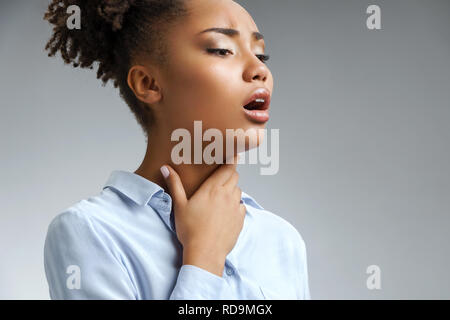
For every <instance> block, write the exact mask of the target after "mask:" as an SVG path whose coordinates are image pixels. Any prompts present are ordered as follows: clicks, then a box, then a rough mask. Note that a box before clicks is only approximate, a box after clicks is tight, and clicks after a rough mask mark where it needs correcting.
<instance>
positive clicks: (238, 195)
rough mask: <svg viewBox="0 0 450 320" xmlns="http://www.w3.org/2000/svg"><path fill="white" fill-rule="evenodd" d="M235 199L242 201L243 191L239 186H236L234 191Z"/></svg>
mask: <svg viewBox="0 0 450 320" xmlns="http://www.w3.org/2000/svg"><path fill="white" fill-rule="evenodd" d="M233 198H234V199H236V201H239V200H241V199H242V190H241V188H239V187H238V186H236V187H235V188H234V190H233Z"/></svg>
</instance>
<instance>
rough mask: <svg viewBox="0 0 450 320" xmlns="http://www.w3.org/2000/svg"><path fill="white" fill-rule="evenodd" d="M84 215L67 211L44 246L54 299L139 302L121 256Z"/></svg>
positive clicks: (54, 224)
mask: <svg viewBox="0 0 450 320" xmlns="http://www.w3.org/2000/svg"><path fill="white" fill-rule="evenodd" d="M106 242H107V241H105V238H104V237H103V238H102V237H101V233H99V231H98V230H96V229H95V228H94V225H93V223H92V221H91V220H90V219H89V218H88V217H87V216H85V215H83V214H82V213H79V212H76V211H72V210H70V209H69V211H65V212H63V213H61V214H59V215H58V216H56V217H55V218H54V219H53V220H52V222H51V223H50V225H49V227H48V230H47V236H46V239H45V245H44V267H45V275H46V277H47V282H48V285H49V293H50V298H51V299H57V300H60V299H97V300H103V299H136V296H137V293H136V290H135V286H134V284H133V282H132V281H131V279H130V277H129V276H128V272H127V270H126V268H125V267H124V265H123V264H122V263H121V262H120V261H121V258H120V255H119V254H118V253H116V252H114V251H113V250H111V248H110V246H108V245H107V244H106Z"/></svg>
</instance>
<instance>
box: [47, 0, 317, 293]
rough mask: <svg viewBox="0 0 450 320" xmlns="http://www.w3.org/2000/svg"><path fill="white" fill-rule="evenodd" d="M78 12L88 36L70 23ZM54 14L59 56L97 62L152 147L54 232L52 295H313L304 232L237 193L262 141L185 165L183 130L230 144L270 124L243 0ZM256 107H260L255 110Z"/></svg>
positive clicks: (96, 6) (126, 2)
mask: <svg viewBox="0 0 450 320" xmlns="http://www.w3.org/2000/svg"><path fill="white" fill-rule="evenodd" d="M87 3H89V5H88V4H87ZM69 5H72V6H73V5H76V6H77V7H76V8H78V9H79V13H80V17H81V26H80V27H81V28H80V29H76V28H75V29H70V28H68V27H67V19H68V18H69V17H70V14H69V13H67V12H76V11H70V10H72V9H73V8H74V7H71V8H70V9H68V7H69ZM44 18H45V19H46V20H48V21H49V22H50V23H51V24H53V25H54V29H53V36H52V38H51V39H50V40H49V42H48V43H47V46H46V49H48V50H49V56H53V55H55V54H56V52H58V51H59V52H60V53H61V55H62V57H63V59H64V61H65V62H66V63H72V65H73V66H74V67H78V66H80V67H83V68H84V67H89V68H91V69H92V68H93V67H92V65H93V63H94V62H98V71H97V77H98V78H101V80H102V81H103V83H106V82H107V81H108V80H113V81H114V86H115V87H119V90H120V94H121V96H122V98H123V99H124V100H125V102H126V103H127V104H128V106H129V107H130V109H131V111H132V112H133V114H134V115H135V117H136V119H137V121H138V123H139V124H140V126H141V127H142V129H143V131H144V133H145V136H146V139H147V152H146V155H145V158H144V159H143V161H142V164H141V165H140V167H139V168H138V169H137V170H136V171H135V172H128V171H124V170H116V171H113V172H112V173H111V175H110V177H109V179H108V181H107V182H106V184H105V186H104V188H103V190H102V192H101V193H100V194H99V195H96V196H93V197H90V198H88V199H84V200H81V201H80V202H78V203H76V204H74V205H73V206H71V207H69V208H67V209H66V210H64V212H62V213H60V214H59V215H58V216H57V217H55V218H54V219H53V221H52V222H51V224H50V226H49V228H48V233H47V238H46V242H45V248H44V258H45V271H46V276H47V280H48V283H49V291H50V296H51V298H53V299H309V298H310V294H309V287H308V274H307V262H306V249H305V243H304V241H303V239H302V237H301V235H300V234H299V233H298V231H297V230H296V229H295V228H294V227H293V226H292V225H291V224H290V223H288V222H287V221H286V220H284V219H282V218H281V217H279V216H277V215H275V214H273V213H271V212H269V211H267V210H265V209H264V208H263V207H262V206H261V205H259V204H258V203H257V202H256V201H255V200H254V199H253V198H252V197H251V196H250V195H248V194H246V193H245V192H243V191H241V190H240V188H239V187H238V186H237V181H238V174H237V172H236V159H237V154H238V153H239V152H240V151H245V150H248V149H249V148H250V146H251V145H252V143H256V145H259V143H260V140H261V136H258V137H254V138H251V137H249V138H248V139H247V138H246V140H245V145H244V147H243V148H241V149H239V147H235V148H234V149H233V153H232V154H228V153H225V152H223V154H226V156H223V157H222V159H223V160H224V161H223V162H225V163H223V162H219V163H217V162H215V163H212V164H207V163H205V162H202V163H201V164H196V163H194V164H192V163H181V164H175V163H174V161H173V154H172V151H173V148H174V145H175V143H176V142H173V141H171V136H172V133H173V132H174V131H175V130H177V129H179V128H184V129H187V130H188V131H189V132H194V121H198V120H200V121H201V122H202V127H203V128H204V129H207V128H215V129H217V130H219V132H222V133H223V134H224V136H225V131H226V129H243V130H249V129H256V130H258V129H263V128H264V126H265V123H266V122H267V120H268V117H267V115H268V110H262V109H267V108H268V104H269V101H270V96H271V93H272V90H273V78H272V74H271V73H270V70H269V69H268V67H267V65H266V64H265V61H266V60H267V59H268V56H267V55H266V54H265V44H264V39H263V36H262V35H261V34H260V33H259V32H258V29H257V27H256V25H255V23H254V21H253V19H252V18H251V16H250V15H249V14H248V12H247V11H246V10H245V9H243V8H242V7H241V6H240V5H238V4H237V3H235V2H234V1H231V0H170V1H169V0H111V1H108V0H95V1H82V0H79V1H73V0H72V1H68V0H54V1H53V2H52V3H51V4H50V6H49V9H48V12H47V13H46V14H45V17H44ZM256 98H262V99H263V100H258V102H259V105H257V106H256V108H259V109H261V110H249V109H251V108H250V107H249V105H248V102H250V101H253V102H255V99H256ZM244 106H245V108H244ZM253 107H255V106H253ZM252 139H253V140H252ZM204 148H205V144H203V145H202V148H201V150H200V152H201V151H202V150H203V149H204ZM224 149H225V146H223V150H224ZM242 149H245V150H242ZM195 151H198V149H197V150H194V152H195ZM230 160H231V161H230Z"/></svg>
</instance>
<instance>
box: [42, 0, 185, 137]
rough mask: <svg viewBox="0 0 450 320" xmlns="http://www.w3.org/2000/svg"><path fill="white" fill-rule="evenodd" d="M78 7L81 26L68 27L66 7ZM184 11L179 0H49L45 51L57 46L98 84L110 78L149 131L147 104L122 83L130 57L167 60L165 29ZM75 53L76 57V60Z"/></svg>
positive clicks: (145, 132) (68, 61) (146, 132)
mask: <svg viewBox="0 0 450 320" xmlns="http://www.w3.org/2000/svg"><path fill="white" fill-rule="evenodd" d="M71 5H76V6H78V8H79V9H80V15H81V19H80V20H81V29H69V28H68V27H67V20H68V18H69V17H70V16H71V14H70V13H67V8H68V7H69V6H71ZM185 14H186V8H185V6H184V1H183V0H52V2H51V3H50V4H49V6H48V11H47V12H46V13H45V15H44V20H47V21H49V22H50V23H51V24H52V25H53V35H52V37H51V38H50V40H49V41H48V43H47V44H46V46H45V50H48V51H49V53H48V56H49V57H51V56H54V55H55V54H56V52H57V51H59V52H60V53H61V56H62V58H63V60H64V62H65V63H67V64H70V63H72V65H73V67H75V68H76V67H81V68H89V69H93V66H92V65H93V63H94V62H98V70H97V78H98V79H101V80H102V82H103V86H105V85H106V83H107V82H108V81H109V80H110V79H112V80H113V81H114V82H113V85H114V87H115V88H117V87H119V90H120V95H121V97H122V98H123V99H124V100H125V102H126V103H127V104H128V106H129V107H130V109H131V111H132V112H133V114H134V116H135V118H136V120H137V121H138V123H139V124H140V126H141V127H142V129H143V131H144V134H145V135H146V137H148V129H149V127H150V126H151V124H152V122H153V117H152V114H151V112H150V109H149V108H148V107H147V106H146V105H145V104H144V103H142V102H141V101H140V100H138V99H137V98H136V96H135V95H134V93H133V91H132V90H131V89H130V88H129V86H128V83H127V76H128V71H129V69H130V67H131V63H132V62H133V58H134V57H138V56H139V57H141V56H142V55H144V56H145V57H147V58H149V59H150V61H152V62H154V63H157V64H159V65H161V66H166V64H167V62H168V61H167V60H168V57H167V54H168V52H167V46H166V38H165V31H166V30H167V29H168V28H169V26H170V24H171V23H172V22H174V21H175V20H176V19H177V18H179V17H181V16H183V15H185ZM77 58H78V60H77Z"/></svg>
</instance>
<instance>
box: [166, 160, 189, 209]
mask: <svg viewBox="0 0 450 320" xmlns="http://www.w3.org/2000/svg"><path fill="white" fill-rule="evenodd" d="M164 167H165V168H167V170H168V171H169V175H168V176H167V177H166V176H165V173H167V171H166V170H165V169H163V168H164ZM161 173H162V174H163V176H164V178H165V180H166V183H167V186H168V188H169V192H170V195H171V197H172V199H173V201H174V205H175V206H184V205H185V204H186V202H187V197H186V191H185V190H184V187H183V184H182V183H181V179H180V176H179V175H178V173H177V172H176V171H175V170H174V169H173V168H172V167H171V166H169V165H167V164H166V165H164V166H162V167H161Z"/></svg>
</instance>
